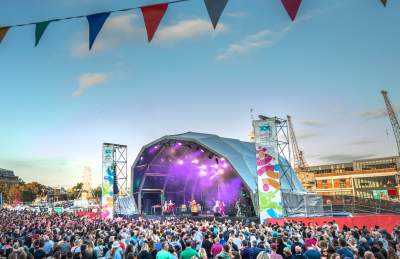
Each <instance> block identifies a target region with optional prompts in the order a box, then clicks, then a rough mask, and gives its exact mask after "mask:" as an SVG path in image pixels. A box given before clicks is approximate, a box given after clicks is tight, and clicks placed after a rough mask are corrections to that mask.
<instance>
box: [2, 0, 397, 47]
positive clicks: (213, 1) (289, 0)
mask: <svg viewBox="0 0 400 259" xmlns="http://www.w3.org/2000/svg"><path fill="white" fill-rule="evenodd" d="M187 1H190V0H173V1H170V2H165V3H160V4H152V5H144V6H136V7H130V8H123V9H116V10H111V11H106V12H101V13H93V14H87V15H77V16H69V17H63V18H55V19H50V20H46V21H39V22H28V23H21V24H14V25H8V26H0V43H1V42H2V41H3V40H4V38H5V36H6V34H7V33H8V32H9V31H10V29H12V28H14V27H23V26H31V25H35V46H37V45H38V44H39V41H40V39H41V38H42V36H43V34H44V32H45V30H46V29H47V27H48V26H49V25H50V23H53V22H59V21H65V20H72V19H80V18H86V19H87V21H88V24H89V50H90V49H92V46H93V44H94V42H95V40H96V37H97V35H98V34H99V32H100V31H101V28H102V27H103V25H104V24H105V23H106V20H107V18H108V17H109V16H110V14H112V13H119V12H128V11H133V10H139V9H140V10H141V12H142V15H143V20H144V24H145V27H146V31H147V39H148V41H149V42H150V41H151V40H152V39H153V37H154V34H155V33H156V31H157V29H158V26H159V24H160V22H161V20H162V18H163V16H164V14H165V12H166V11H167V9H168V5H170V4H176V3H182V2H187ZM228 1H229V0H204V5H205V7H206V9H207V12H208V15H209V17H210V21H211V24H212V27H213V28H214V29H216V27H217V24H218V21H219V19H220V17H221V15H222V12H223V11H224V9H225V7H226V5H227V3H228ZM277 1H278V0H277ZM380 2H381V3H382V5H383V6H385V7H386V6H387V4H388V2H389V0H380ZM281 3H282V5H283V7H284V9H285V10H286V12H287V14H288V15H289V17H290V19H291V20H292V21H294V20H295V18H296V15H297V13H298V11H299V9H300V5H301V3H302V0H281Z"/></svg>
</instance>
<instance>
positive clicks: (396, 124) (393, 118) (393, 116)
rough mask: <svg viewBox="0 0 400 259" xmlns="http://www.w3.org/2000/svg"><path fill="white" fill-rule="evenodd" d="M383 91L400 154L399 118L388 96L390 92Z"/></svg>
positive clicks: (399, 162)
mask: <svg viewBox="0 0 400 259" xmlns="http://www.w3.org/2000/svg"><path fill="white" fill-rule="evenodd" d="M381 93H382V95H383V99H384V100H385V105H386V110H387V114H388V116H389V119H390V123H391V124H392V128H393V133H394V137H395V139H396V143H397V151H398V154H399V156H400V125H399V120H398V119H397V116H396V113H395V112H394V109H393V106H392V104H391V102H390V99H389V96H388V92H387V91H385V90H382V91H381ZM399 164H400V161H398V166H399Z"/></svg>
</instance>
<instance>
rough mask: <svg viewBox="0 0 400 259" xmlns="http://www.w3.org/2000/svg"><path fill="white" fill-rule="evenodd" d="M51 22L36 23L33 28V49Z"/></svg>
mask: <svg viewBox="0 0 400 259" xmlns="http://www.w3.org/2000/svg"><path fill="white" fill-rule="evenodd" d="M50 22H51V21H44V22H38V23H36V26H35V47H36V46H37V45H38V44H39V41H40V39H41V38H42V35H43V33H44V31H45V30H46V29H47V26H49V24H50Z"/></svg>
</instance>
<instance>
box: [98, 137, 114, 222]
mask: <svg viewBox="0 0 400 259" xmlns="http://www.w3.org/2000/svg"><path fill="white" fill-rule="evenodd" d="M114 170H115V165H114V147H113V146H112V145H107V144H103V182H102V187H101V190H102V195H101V216H102V218H108V219H112V218H113V216H114V197H113V196H114V190H113V183H114Z"/></svg>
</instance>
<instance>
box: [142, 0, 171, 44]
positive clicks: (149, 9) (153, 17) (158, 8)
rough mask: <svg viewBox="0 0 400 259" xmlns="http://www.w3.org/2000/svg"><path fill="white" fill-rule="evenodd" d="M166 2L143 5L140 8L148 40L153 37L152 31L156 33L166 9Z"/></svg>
mask: <svg viewBox="0 0 400 259" xmlns="http://www.w3.org/2000/svg"><path fill="white" fill-rule="evenodd" d="M167 8H168V4H167V3H163V4H157V5H149V6H143V7H141V8H140V9H142V14H143V19H144V25H145V26H146V31H147V39H148V41H149V42H150V41H151V40H152V39H153V36H154V33H156V31H157V28H158V25H160V22H161V19H162V18H163V16H164V14H165V12H166V11H167Z"/></svg>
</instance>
